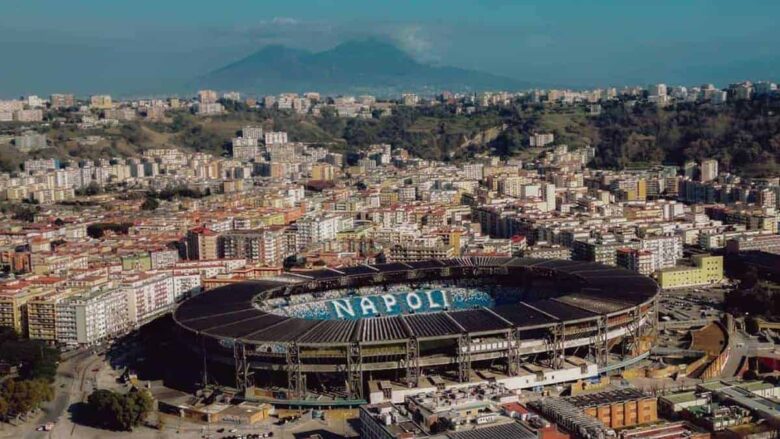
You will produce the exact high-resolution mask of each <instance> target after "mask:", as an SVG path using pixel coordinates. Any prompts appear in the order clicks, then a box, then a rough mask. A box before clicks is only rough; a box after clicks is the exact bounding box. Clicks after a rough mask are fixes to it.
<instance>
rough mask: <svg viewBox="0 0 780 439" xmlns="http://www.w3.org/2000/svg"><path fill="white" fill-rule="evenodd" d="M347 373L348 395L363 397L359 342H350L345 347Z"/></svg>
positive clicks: (354, 397) (356, 397)
mask: <svg viewBox="0 0 780 439" xmlns="http://www.w3.org/2000/svg"><path fill="white" fill-rule="evenodd" d="M347 375H348V376H347V382H348V383H349V392H350V396H351V397H352V398H353V399H363V355H362V353H361V351H360V344H359V343H352V344H350V345H349V347H348V348H347Z"/></svg>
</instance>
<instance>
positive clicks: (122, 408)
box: [87, 389, 154, 431]
mask: <svg viewBox="0 0 780 439" xmlns="http://www.w3.org/2000/svg"><path fill="white" fill-rule="evenodd" d="M153 405H154V401H153V400H152V397H151V396H150V395H149V393H148V392H146V391H135V390H133V391H131V392H129V393H127V394H120V393H116V392H112V391H110V390H105V389H98V390H95V391H94V392H92V393H91V394H90V395H89V397H88V398H87V406H88V407H89V411H90V414H91V417H92V420H93V422H94V423H95V425H97V426H99V427H102V428H107V429H113V430H126V431H130V430H132V429H133V427H135V426H137V425H139V424H140V423H141V422H143V420H144V419H145V418H146V415H148V414H149V412H150V411H151V410H152V408H153Z"/></svg>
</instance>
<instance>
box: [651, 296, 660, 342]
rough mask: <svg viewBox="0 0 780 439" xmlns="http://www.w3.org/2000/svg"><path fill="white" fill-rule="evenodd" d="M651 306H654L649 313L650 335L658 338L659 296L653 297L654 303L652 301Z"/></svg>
mask: <svg viewBox="0 0 780 439" xmlns="http://www.w3.org/2000/svg"><path fill="white" fill-rule="evenodd" d="M650 306H651V307H652V309H651V310H650V312H649V313H648V314H649V316H648V318H649V319H650V336H651V337H652V339H653V340H657V339H658V330H659V329H660V328H659V323H658V296H656V297H655V299H653V303H651V304H650Z"/></svg>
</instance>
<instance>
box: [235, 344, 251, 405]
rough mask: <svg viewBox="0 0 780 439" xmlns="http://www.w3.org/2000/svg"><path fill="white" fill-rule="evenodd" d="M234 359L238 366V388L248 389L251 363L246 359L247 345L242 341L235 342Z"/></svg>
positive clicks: (241, 390) (239, 389) (242, 390)
mask: <svg viewBox="0 0 780 439" xmlns="http://www.w3.org/2000/svg"><path fill="white" fill-rule="evenodd" d="M233 360H234V362H235V366H236V389H238V391H239V392H244V391H246V389H247V387H249V386H250V385H251V384H250V383H249V364H248V363H247V361H246V345H245V344H244V343H242V342H240V341H235V342H234V343H233Z"/></svg>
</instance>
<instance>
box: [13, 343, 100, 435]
mask: <svg viewBox="0 0 780 439" xmlns="http://www.w3.org/2000/svg"><path fill="white" fill-rule="evenodd" d="M99 361H100V358H99V357H97V356H95V355H94V354H92V353H91V352H90V351H81V352H77V353H75V354H73V355H71V356H70V357H69V358H68V359H67V360H64V361H62V362H61V363H60V365H59V367H58V368H57V375H56V376H55V378H54V391H55V394H54V399H53V400H52V401H50V402H48V403H46V404H44V405H43V407H42V411H43V413H42V414H41V415H40V416H39V417H38V418H37V419H35V420H33V421H29V422H26V423H25V424H23V425H20V426H18V427H8V426H7V425H6V426H5V428H4V429H3V430H0V438H9V439H10V438H14V439H18V438H25V439H44V438H51V437H65V436H62V435H59V434H56V435H55V434H54V433H55V432H43V431H35V429H36V428H37V427H39V426H40V425H42V424H45V423H47V422H53V423H55V425H56V426H57V427H60V425H61V424H64V422H62V421H63V420H66V419H68V418H69V414H68V413H67V412H66V411H67V409H68V408H69V407H70V406H71V404H73V403H75V402H79V401H82V400H83V399H85V398H86V395H87V394H88V391H91V384H90V380H92V379H93V377H94V375H95V373H94V372H92V368H94V367H95V364H96V363H98V362H99ZM88 389H89V390H88ZM55 430H56V429H55ZM74 437H77V436H74Z"/></svg>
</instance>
